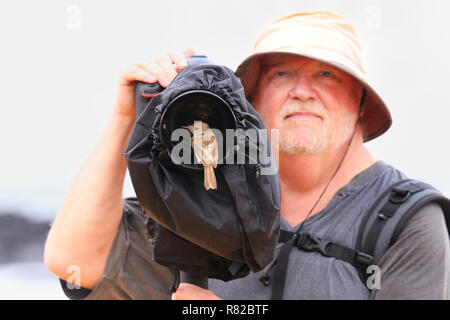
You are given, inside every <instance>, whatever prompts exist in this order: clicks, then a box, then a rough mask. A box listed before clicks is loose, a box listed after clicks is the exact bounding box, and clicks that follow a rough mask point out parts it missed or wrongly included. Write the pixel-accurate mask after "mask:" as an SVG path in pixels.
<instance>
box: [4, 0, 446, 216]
mask: <svg viewBox="0 0 450 320" xmlns="http://www.w3.org/2000/svg"><path fill="white" fill-rule="evenodd" d="M312 9H321V10H329V11H334V12H336V13H339V14H342V15H344V16H345V17H346V18H347V19H348V20H349V21H350V22H351V23H352V24H353V25H354V26H355V28H356V30H357V32H358V35H359V38H360V41H361V43H362V46H363V53H364V62H365V65H366V69H367V71H368V77H369V79H370V81H371V82H372V83H373V85H374V87H375V88H376V89H377V90H378V92H379V94H380V95H381V97H382V98H383V99H384V100H385V102H386V103H387V105H388V106H389V108H390V110H391V113H392V117H393V120H394V124H393V126H392V127H391V129H390V130H389V132H388V133H387V134H385V135H383V136H382V137H381V138H378V139H377V140H375V141H374V142H370V143H368V144H367V146H368V148H369V150H370V151H372V152H373V154H374V155H375V156H376V157H377V158H379V159H383V160H384V161H385V162H387V163H390V164H392V165H394V166H396V167H397V168H399V169H400V170H402V171H403V172H405V173H406V174H407V175H409V176H410V177H413V178H418V179H422V180H424V181H426V182H429V183H431V184H433V185H434V186H435V187H437V188H438V189H440V190H441V191H443V192H444V193H445V194H447V195H449V196H450V170H449V164H450V151H449V148H448V142H447V138H449V134H448V132H449V124H448V119H449V118H450V102H449V98H448V95H449V92H450V84H449V79H448V78H449V75H450V66H449V62H448V61H447V57H449V56H450V35H449V30H450V21H449V19H448V18H447V17H446V14H447V13H448V12H449V10H450V2H448V1H445V0H440V1H438V0H434V1H432V0H427V1H418V0H415V1H412V0H398V1H387V0H378V1H376V0H371V1H365V0H346V1H336V0H334V1H333V0H327V1H317V0H315V1H299V0H296V1H283V0H278V1H273V0H272V1H265V0H264V1H263V0H258V1H245V0H227V1H212V0H210V1H206V0H205V1H202V0H197V1H195V0H191V1H173V0H172V1H170V0H169V1H154V0H151V1H137V0H135V1H120V2H119V1H116V2H113V1H106V0H105V1H104V0H102V1H99V0H97V1H87V0H85V1H81V0H78V1H77V0H73V1H65V0H58V1H57V0H53V1H51V0H40V1H32V0H28V1H24V0H19V1H14V2H13V1H8V2H2V4H0V41H1V51H0V57H1V59H0V70H1V72H0V93H1V94H0V108H1V109H0V146H1V157H0V159H1V160H0V161H1V162H0V164H1V165H0V208H5V207H7V208H11V207H16V208H23V210H28V211H29V212H32V214H36V215H41V216H46V217H48V216H50V217H53V216H54V215H55V214H56V210H57V207H58V206H59V204H60V202H61V200H62V197H63V195H64V193H65V192H66V191H67V189H68V188H69V185H70V183H71V181H72V179H73V178H74V176H75V174H76V173H77V171H78V170H79V169H80V167H81V166H82V164H83V163H84V161H85V160H86V158H87V156H88V154H89V153H90V152H91V151H92V149H93V147H94V145H95V144H96V142H97V140H98V138H99V137H100V134H101V132H102V130H103V129H104V127H105V125H106V122H107V120H108V117H109V115H110V113H111V111H112V108H113V106H114V100H115V96H116V86H117V79H118V73H119V70H120V68H121V67H123V66H125V65H127V64H131V63H136V62H138V61H142V60H145V59H149V58H152V57H155V56H158V55H160V54H162V53H164V52H167V51H180V52H181V51H182V50H184V49H185V48H187V47H192V48H195V49H196V50H197V52H200V53H205V54H207V55H208V56H209V57H210V58H211V59H212V60H213V61H214V62H215V63H217V64H222V65H226V66H228V67H230V68H231V69H235V68H236V66H237V65H238V64H239V63H240V62H241V61H242V60H243V59H244V58H245V57H246V55H247V53H248V52H249V50H250V48H251V45H252V43H253V41H254V39H255V37H256V34H257V33H258V31H259V30H260V29H261V27H262V26H263V25H264V24H266V23H267V22H269V21H270V20H272V19H274V18H277V17H279V16H281V15H284V14H287V13H290V12H293V11H304V10H312ZM132 194H133V190H132V187H131V183H130V182H129V180H128V179H127V181H126V188H125V194H124V195H132ZM34 212H35V213H34Z"/></svg>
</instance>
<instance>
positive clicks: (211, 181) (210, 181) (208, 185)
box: [204, 166, 217, 190]
mask: <svg viewBox="0 0 450 320" xmlns="http://www.w3.org/2000/svg"><path fill="white" fill-rule="evenodd" d="M204 173H205V189H206V190H208V189H217V180H216V175H215V173H214V168H213V167H212V166H206V167H204Z"/></svg>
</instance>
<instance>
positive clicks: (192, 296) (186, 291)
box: [172, 283, 221, 300]
mask: <svg viewBox="0 0 450 320" xmlns="http://www.w3.org/2000/svg"><path fill="white" fill-rule="evenodd" d="M172 300H221V299H220V298H219V297H218V296H216V295H215V294H214V293H212V292H211V291H209V290H206V289H203V288H200V287H197V286H195V285H193V284H190V283H180V285H179V286H178V289H177V291H175V292H174V293H173V294H172Z"/></svg>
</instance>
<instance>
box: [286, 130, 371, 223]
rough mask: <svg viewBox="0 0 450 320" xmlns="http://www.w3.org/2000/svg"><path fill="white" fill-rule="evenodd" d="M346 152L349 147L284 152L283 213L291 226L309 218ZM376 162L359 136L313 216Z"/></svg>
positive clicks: (354, 139)
mask: <svg viewBox="0 0 450 320" xmlns="http://www.w3.org/2000/svg"><path fill="white" fill-rule="evenodd" d="M346 148H347V143H345V144H344V145H342V146H340V147H339V148H336V149H333V150H327V151H325V152H323V153H320V154H299V155H290V154H285V153H283V152H282V151H280V156H279V171H278V173H279V177H280V186H281V213H282V215H283V217H284V218H285V219H286V220H287V221H288V222H289V224H290V225H291V226H294V225H297V224H298V223H300V222H302V221H303V220H305V219H306V218H307V216H308V213H309V212H310V210H311V209H312V208H313V206H314V204H315V203H316V201H317V200H318V199H319V197H320V195H321V194H322V192H323V190H324V189H325V187H326V186H327V184H328V183H329V182H330V179H331V178H332V176H333V174H334V173H335V171H336V169H337V168H338V166H339V163H340V162H341V160H342V157H343V155H344V153H345V150H346ZM375 162H376V159H375V158H374V157H373V156H372V155H371V154H370V153H369V151H368V150H367V149H366V148H365V147H364V145H363V140H362V135H361V134H356V135H355V137H354V138H353V141H352V143H351V144H350V147H349V150H348V151H347V154H346V156H345V158H344V161H343V162H342V165H341V167H340V168H339V170H338V171H337V173H336V175H335V176H334V178H333V179H332V181H331V183H330V184H329V186H328V187H327V190H326V191H325V193H324V194H323V196H322V198H321V200H320V201H319V202H318V203H317V205H316V206H315V208H314V209H313V211H312V212H311V215H314V214H315V213H317V212H319V211H321V210H322V209H324V208H325V207H326V205H327V204H328V202H329V201H330V200H331V198H332V197H333V196H334V194H335V193H336V192H337V191H338V190H339V189H340V188H342V187H343V186H345V185H346V184H348V183H349V182H350V180H351V179H352V178H353V177H354V176H356V175H357V174H358V173H360V172H361V171H364V170H365V169H367V168H368V167H370V166H371V165H372V164H373V163H375Z"/></svg>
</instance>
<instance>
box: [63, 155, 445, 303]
mask: <svg viewBox="0 0 450 320" xmlns="http://www.w3.org/2000/svg"><path fill="white" fill-rule="evenodd" d="M404 178H406V176H405V175H404V174H403V173H401V172H400V171H398V170H397V169H395V168H393V167H392V166H390V165H388V164H386V163H384V162H383V161H378V162H376V163H375V164H373V165H372V166H371V167H369V168H367V169H366V170H364V171H362V172H361V173H359V174H358V175H356V176H355V177H354V178H353V179H352V180H351V181H350V182H349V183H348V184H347V185H346V186H344V187H343V188H341V189H340V190H339V191H338V192H337V193H336V194H335V195H334V197H333V198H332V199H331V200H330V202H329V203H328V205H327V206H326V208H324V209H323V210H322V211H320V212H318V213H316V214H315V215H313V216H312V217H310V218H309V219H307V220H306V221H305V222H304V224H303V231H304V232H309V233H312V234H314V235H316V236H318V237H320V238H322V239H327V240H331V241H333V242H336V243H339V244H341V245H344V246H347V247H352V248H354V247H355V245H356V238H357V234H358V231H359V226H360V223H361V220H362V218H363V216H364V215H365V213H366V212H367V210H368V209H369V208H370V207H371V205H372V203H373V201H375V199H376V198H377V197H378V196H379V195H380V194H381V193H382V192H383V191H385V190H386V189H387V188H388V187H389V186H390V185H391V184H393V183H394V182H396V181H398V180H400V179H404ZM146 219H147V216H146V213H145V212H144V211H143V210H142V209H141V208H140V207H139V204H138V202H137V200H136V199H135V198H128V199H126V201H125V202H124V214H123V217H122V220H121V223H120V226H119V230H118V232H117V235H116V238H115V241H114V244H113V247H112V249H111V252H110V255H109V257H108V261H107V265H106V268H105V271H104V275H103V277H102V278H101V280H100V282H99V283H98V284H97V286H96V287H95V288H94V289H93V290H83V289H81V290H80V289H72V290H69V289H68V288H67V286H66V284H65V282H64V281H61V283H62V286H63V289H64V291H65V292H66V294H67V295H68V297H69V298H84V299H169V298H170V295H171V292H170V290H169V288H170V287H171V285H172V284H173V281H174V275H173V272H172V271H170V270H169V269H168V268H165V267H163V266H160V265H158V264H157V263H155V262H154V261H152V258H151V253H152V251H151V250H152V249H151V245H150V243H149V242H148V241H147V239H146V234H147V230H146V227H145V221H146ZM297 227H298V226H294V227H291V226H290V225H289V224H288V223H287V222H286V220H284V219H283V217H282V218H281V228H282V229H284V230H287V231H292V232H295V231H296V229H297ZM280 247H281V244H279V245H278V247H277V252H276V254H278V251H279V249H280ZM269 267H270V265H268V266H267V267H266V268H265V270H262V271H260V272H258V273H250V274H249V275H248V276H247V277H245V278H242V279H237V280H233V281H229V282H223V281H221V280H216V279H210V280H209V289H210V290H211V291H212V292H213V293H215V294H216V295H217V296H219V297H221V298H223V299H270V296H271V287H270V286H265V285H264V284H263V283H262V282H261V281H260V280H259V279H260V277H261V276H262V275H263V274H264V273H265V272H266V271H267V268H269ZM377 267H378V268H379V271H380V273H379V275H380V279H381V281H380V282H379V289H374V290H373V291H372V292H371V291H370V290H369V289H368V288H367V286H366V284H365V283H363V282H362V281H361V280H360V278H359V276H358V272H357V270H356V269H355V268H354V267H353V266H352V265H351V264H349V263H347V262H345V261H342V260H339V259H336V258H332V257H325V256H322V255H321V254H320V253H317V252H306V251H302V250H298V249H296V248H293V249H292V252H291V254H290V257H289V264H288V268H287V274H286V287H285V291H284V296H283V298H284V299H449V298H450V290H449V288H450V246H449V236H448V231H447V228H446V225H445V220H444V215H443V211H442V209H441V207H440V206H439V205H437V204H434V203H431V204H428V205H426V206H424V207H423V208H422V209H420V210H419V211H418V212H417V213H416V214H415V215H414V216H413V217H412V218H411V219H410V220H409V222H408V223H407V224H406V226H405V228H404V229H403V231H402V232H401V234H400V235H399V238H398V240H397V241H396V242H395V243H394V245H393V246H392V247H390V248H389V250H388V251H387V252H386V253H385V255H384V256H383V258H382V259H381V260H380V262H379V265H378V266H377ZM371 272H372V270H371ZM372 280H373V278H372ZM371 284H372V285H374V284H375V285H376V282H373V281H371Z"/></svg>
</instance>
